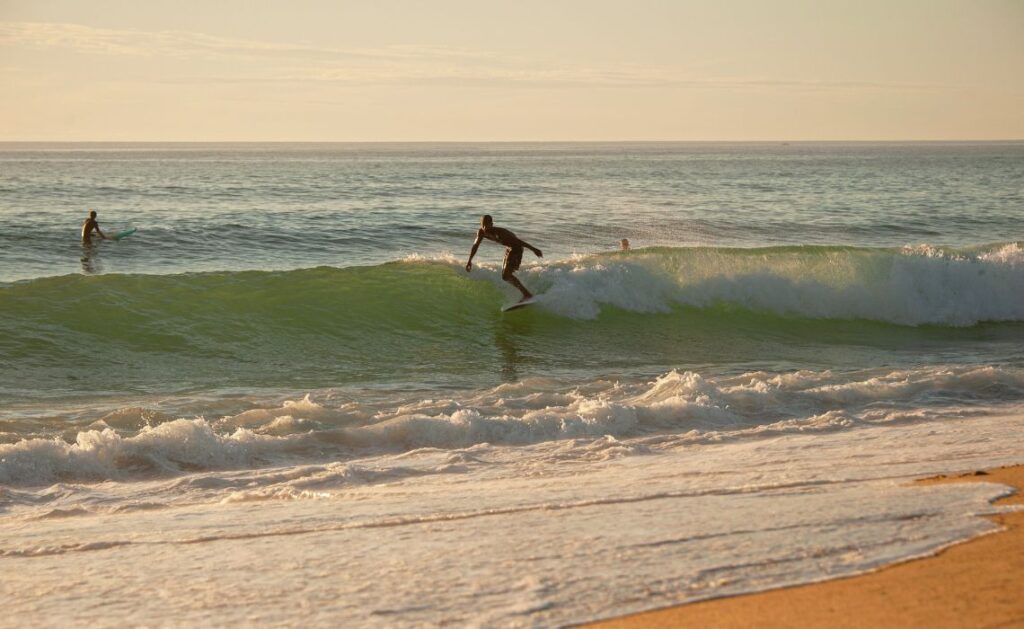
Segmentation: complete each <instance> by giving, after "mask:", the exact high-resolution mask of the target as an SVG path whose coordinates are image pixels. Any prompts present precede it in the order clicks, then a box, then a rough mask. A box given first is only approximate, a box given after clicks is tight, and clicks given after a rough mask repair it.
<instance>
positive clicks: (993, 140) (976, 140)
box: [0, 137, 1024, 144]
mask: <svg viewBox="0 0 1024 629" xmlns="http://www.w3.org/2000/svg"><path fill="white" fill-rule="evenodd" d="M999 142H1001V143H1007V142H1024V137H1019V138H937V139H936V138H931V139H913V138H906V139H903V138H900V139H869V140H864V139H860V140H849V139H815V140H789V139H777V140H0V144H825V143H844V144H883V143H889V144H928V143H999Z"/></svg>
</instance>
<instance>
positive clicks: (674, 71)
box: [0, 22, 943, 90]
mask: <svg viewBox="0 0 1024 629" xmlns="http://www.w3.org/2000/svg"><path fill="white" fill-rule="evenodd" d="M0 46H9V47H23V48H30V49H67V50H73V51H76V52H81V53H93V54H104V55H119V56H136V57H163V58H182V59H186V58H201V59H210V60H215V59H231V60H234V61H236V62H237V64H236V68H237V70H236V71H235V72H234V73H233V75H232V76H231V77H218V76H210V75H204V74H202V72H203V69H202V68H195V69H192V70H189V72H188V74H187V75H184V76H178V77H176V78H172V77H163V78H161V79H160V81H161V82H179V83H184V82H195V83H202V82H222V83H232V82H235V83H238V82H261V83H266V82H289V83H290V82H299V83H313V84H324V83H326V84H357V85H372V84H397V83H405V84H436V85H459V86H474V85H476V86H495V85H503V86H523V87H574V86H579V87H613V88H619V87H677V88H691V89H753V88H786V89H797V90H835V89H865V88H867V89H931V88H938V87H943V86H938V85H925V84H895V83H872V82H861V81H790V80H779V79H768V78H758V77H748V78H745V77H733V78H728V77H720V78H713V79H709V78H701V77H694V76H687V75H686V72H685V71H684V70H681V69H678V68H665V67H647V66H635V65H627V64H622V65H618V66H614V67H598V68H592V67H579V66H567V65H562V64H557V63H549V62H543V61H539V60H532V59H527V58H524V57H517V56H510V55H498V54H495V53H492V52H488V51H481V50H468V49H463V48H445V47H430V46H388V47H381V48H351V49H349V48H332V47H323V46H312V45H306V44H291V43H277V42H263V41H254V40H246V39H236V38H227V37H218V36H213V35H206V34H202V33H188V32H180V31H138V30H117V29H103V28H95V27H91V26H84V25H80V24H66V23H40V22H0ZM145 80H147V81H151V80H152V79H148V78H147V79H145Z"/></svg>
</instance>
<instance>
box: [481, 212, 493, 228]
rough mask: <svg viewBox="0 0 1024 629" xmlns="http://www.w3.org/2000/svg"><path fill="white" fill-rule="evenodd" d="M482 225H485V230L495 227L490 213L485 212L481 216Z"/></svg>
mask: <svg viewBox="0 0 1024 629" xmlns="http://www.w3.org/2000/svg"><path fill="white" fill-rule="evenodd" d="M480 227H483V228H484V231H486V230H488V229H490V228H492V227H494V219H493V218H491V215H490V214H484V215H483V216H481V217H480Z"/></svg>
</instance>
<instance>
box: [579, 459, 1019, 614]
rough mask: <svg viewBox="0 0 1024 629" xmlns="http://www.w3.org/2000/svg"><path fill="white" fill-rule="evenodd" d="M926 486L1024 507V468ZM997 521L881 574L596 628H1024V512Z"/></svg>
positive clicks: (705, 604)
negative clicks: (988, 488)
mask: <svg viewBox="0 0 1024 629" xmlns="http://www.w3.org/2000/svg"><path fill="white" fill-rule="evenodd" d="M919 482H921V483H960V482H992V483H1000V484H1004V485H1011V486H1013V487H1015V488H1017V493H1016V494H1014V495H1013V496H1010V497H1009V498H1005V499H1003V500H1000V501H998V503H997V504H1022V505H1024V498H1022V496H1021V491H1022V489H1024V465H1016V466H1011V467H1004V468H998V469H994V470H989V471H988V472H974V473H969V474H959V475H950V476H938V477H934V478H926V479H922V480H920V481H919ZM992 519H993V520H994V521H995V522H997V523H999V524H1000V525H1001V526H1003V527H1004V529H1005V530H1003V531H1000V532H996V533H993V534H990V535H983V536H981V537H978V538H974V539H972V540H970V541H968V542H966V543H962V544H957V545H954V546H951V547H948V548H946V549H944V550H942V551H941V552H939V553H938V554H937V555H935V556H932V557H926V558H923V559H917V560H912V561H908V562H904V563H900V564H894V565H891V566H888V567H885V568H882V569H880V570H878V571H876V572H871V573H868V574H862V575H858V576H855V577H850V578H845V579H837V580H833V581H825V582H822V583H814V584H810V585H802V586H797V587H791V588H783V589H779V590H772V591H767V592H759V593H756V594H749V595H743V596H736V597H731V598H720V599H714V600H710V601H702V602H698V603H692V604H689V605H681V606H677V607H670V608H666V609H660V610H655V611H651V612H644V613H641V614H635V615H631V616H625V617H623V618H617V619H613V620H609V621H604V622H601V623H596V624H595V625H592V626H596V627H602V628H603V629H627V628H628V629H639V628H640V627H655V628H657V627H716V628H722V627H725V628H729V627H864V626H868V627H870V626H878V627H912V626H913V627H933V628H934V627H1024V581H1022V579H1024V511H1017V512H1013V513H1006V514H1002V515H997V516H992Z"/></svg>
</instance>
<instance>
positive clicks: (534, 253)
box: [517, 238, 544, 258]
mask: <svg viewBox="0 0 1024 629" xmlns="http://www.w3.org/2000/svg"><path fill="white" fill-rule="evenodd" d="M517 240H518V241H519V244H521V245H522V246H524V247H526V248H527V249H529V250H530V251H532V252H533V255H535V256H537V257H538V258H543V257H544V253H543V252H542V251H541V250H540V249H538V248H537V247H534V246H533V245H531V244H530V243H528V242H526V241H525V240H523V239H522V238H517Z"/></svg>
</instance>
